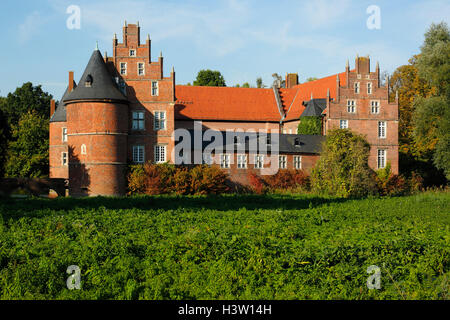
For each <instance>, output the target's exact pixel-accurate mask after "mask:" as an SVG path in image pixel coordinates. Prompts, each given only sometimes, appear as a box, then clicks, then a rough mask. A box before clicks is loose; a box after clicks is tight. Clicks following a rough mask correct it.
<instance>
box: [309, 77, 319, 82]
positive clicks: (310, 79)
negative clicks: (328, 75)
mask: <svg viewBox="0 0 450 320" xmlns="http://www.w3.org/2000/svg"><path fill="white" fill-rule="evenodd" d="M317 79H318V78H316V77H309V78H307V79H306V82H311V81H314V80H317Z"/></svg>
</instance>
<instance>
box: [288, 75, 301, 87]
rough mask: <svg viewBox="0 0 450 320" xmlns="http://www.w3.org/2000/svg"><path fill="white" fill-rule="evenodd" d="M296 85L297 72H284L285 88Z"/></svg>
mask: <svg viewBox="0 0 450 320" xmlns="http://www.w3.org/2000/svg"><path fill="white" fill-rule="evenodd" d="M296 85H298V74H297V73H286V88H292V87H294V86H296Z"/></svg>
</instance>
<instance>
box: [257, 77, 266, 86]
mask: <svg viewBox="0 0 450 320" xmlns="http://www.w3.org/2000/svg"><path fill="white" fill-rule="evenodd" d="M256 87H257V88H265V87H266V85H265V84H264V83H263V80H262V78H261V77H258V78H256Z"/></svg>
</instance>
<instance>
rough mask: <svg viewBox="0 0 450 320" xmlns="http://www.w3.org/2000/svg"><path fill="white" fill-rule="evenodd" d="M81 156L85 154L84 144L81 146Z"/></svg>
mask: <svg viewBox="0 0 450 320" xmlns="http://www.w3.org/2000/svg"><path fill="white" fill-rule="evenodd" d="M81 154H87V152H86V145H85V144H82V145H81Z"/></svg>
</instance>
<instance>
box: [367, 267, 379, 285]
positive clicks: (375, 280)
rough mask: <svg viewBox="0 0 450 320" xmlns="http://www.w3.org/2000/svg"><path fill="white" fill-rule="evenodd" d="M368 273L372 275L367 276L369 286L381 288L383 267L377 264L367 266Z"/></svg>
mask: <svg viewBox="0 0 450 320" xmlns="http://www.w3.org/2000/svg"><path fill="white" fill-rule="evenodd" d="M367 273H368V274H370V276H369V277H368V278H367V288H369V289H370V290H372V289H378V290H379V289H381V269H380V267H378V266H376V265H371V266H369V267H368V268H367Z"/></svg>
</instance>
